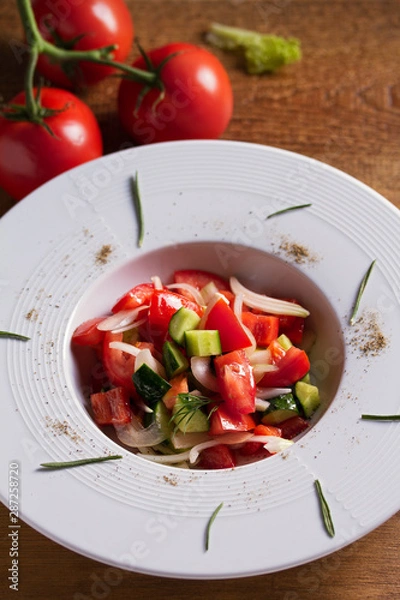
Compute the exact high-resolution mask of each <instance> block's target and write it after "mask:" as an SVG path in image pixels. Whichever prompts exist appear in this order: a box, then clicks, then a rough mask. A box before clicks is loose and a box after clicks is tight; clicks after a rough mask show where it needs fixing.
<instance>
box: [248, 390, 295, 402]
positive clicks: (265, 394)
mask: <svg viewBox="0 0 400 600" xmlns="http://www.w3.org/2000/svg"><path fill="white" fill-rule="evenodd" d="M291 391H292V390H291V388H284V387H282V388H279V387H275V388H257V391H256V394H257V398H261V400H270V399H271V398H276V397H277V396H282V394H290V392H291Z"/></svg>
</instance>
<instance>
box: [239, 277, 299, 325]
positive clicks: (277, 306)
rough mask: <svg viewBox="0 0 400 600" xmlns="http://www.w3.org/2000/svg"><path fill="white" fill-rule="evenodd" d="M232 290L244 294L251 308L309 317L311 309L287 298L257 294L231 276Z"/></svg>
mask: <svg viewBox="0 0 400 600" xmlns="http://www.w3.org/2000/svg"><path fill="white" fill-rule="evenodd" d="M229 282H230V286H231V290H232V292H233V293H234V294H236V295H237V294H243V302H244V304H246V305H247V306H250V307H251V308H257V309H259V310H262V311H264V312H268V313H270V314H273V315H291V316H294V317H308V315H309V314H310V313H309V311H308V310H307V309H305V308H303V307H302V306H300V304H294V303H293V302H288V301H287V300H279V299H277V298H271V297H270V296H265V295H264V294H257V293H256V292H252V291H251V290H249V289H247V288H246V287H244V286H243V285H242V284H241V283H239V281H238V280H237V279H236V277H231V278H230V280H229Z"/></svg>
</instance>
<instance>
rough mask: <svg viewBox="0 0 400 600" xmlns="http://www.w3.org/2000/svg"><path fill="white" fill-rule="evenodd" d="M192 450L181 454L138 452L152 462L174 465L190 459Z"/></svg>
mask: <svg viewBox="0 0 400 600" xmlns="http://www.w3.org/2000/svg"><path fill="white" fill-rule="evenodd" d="M189 454H190V450H187V452H181V453H180V454H137V455H136V456H140V457H141V458H146V459H147V460H150V461H152V462H156V463H160V464H163V465H173V464H175V463H181V462H184V461H186V460H188V459H189Z"/></svg>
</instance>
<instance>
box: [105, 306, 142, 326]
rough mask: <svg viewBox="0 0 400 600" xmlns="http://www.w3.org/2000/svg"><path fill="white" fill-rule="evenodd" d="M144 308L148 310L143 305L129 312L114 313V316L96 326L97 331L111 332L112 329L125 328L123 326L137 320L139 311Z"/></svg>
mask: <svg viewBox="0 0 400 600" xmlns="http://www.w3.org/2000/svg"><path fill="white" fill-rule="evenodd" d="M146 308H149V307H148V305H147V304H146V305H145V304H143V305H142V306H138V307H137V308H132V309H130V310H120V311H119V312H117V313H115V315H111V316H110V317H106V318H105V319H104V320H103V321H101V322H100V323H99V324H98V325H97V329H99V330H100V331H112V330H113V329H117V328H120V327H125V325H131V324H132V323H134V322H135V321H136V320H137V318H138V315H139V313H140V311H142V310H144V309H146Z"/></svg>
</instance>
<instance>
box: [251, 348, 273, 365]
mask: <svg viewBox="0 0 400 600" xmlns="http://www.w3.org/2000/svg"><path fill="white" fill-rule="evenodd" d="M249 360H250V364H251V365H257V364H271V351H270V350H268V349H267V348H266V349H265V350H255V352H253V354H251V355H250V356H249Z"/></svg>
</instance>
